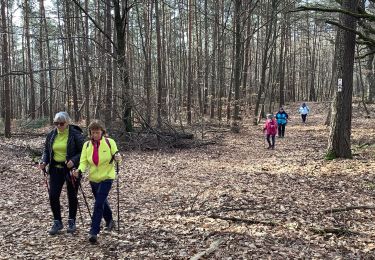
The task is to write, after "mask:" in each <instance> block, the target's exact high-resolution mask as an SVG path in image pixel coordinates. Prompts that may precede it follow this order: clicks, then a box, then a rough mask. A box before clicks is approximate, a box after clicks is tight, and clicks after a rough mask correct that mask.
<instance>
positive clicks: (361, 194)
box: [0, 103, 375, 259]
mask: <svg viewBox="0 0 375 260" xmlns="http://www.w3.org/2000/svg"><path fill="white" fill-rule="evenodd" d="M309 106H310V109H311V110H312V113H311V116H309V118H308V122H307V124H306V125H302V124H301V122H300V118H299V116H298V114H297V112H296V111H297V109H298V104H291V105H289V106H286V111H287V112H289V114H290V116H291V119H292V121H291V122H290V123H289V124H288V126H287V129H286V136H285V138H283V139H279V138H278V139H277V140H276V149H275V150H267V149H266V144H265V141H264V138H263V134H262V130H261V129H262V126H261V125H259V126H253V125H251V124H250V120H248V121H247V120H245V121H244V123H243V124H242V128H241V132H240V133H238V134H236V133H231V132H230V131H222V132H216V134H217V135H218V138H216V143H215V144H213V145H206V146H201V147H197V148H193V149H183V150H179V149H169V150H167V151H161V150H159V151H140V150H133V151H123V155H124V160H123V162H122V163H121V169H120V212H121V223H120V224H121V225H120V232H119V233H117V231H112V232H105V231H103V232H102V233H101V234H100V236H99V243H98V244H97V245H91V244H90V243H89V242H88V230H89V224H90V220H89V216H88V214H87V210H86V207H85V205H84V203H83V199H82V195H81V194H80V195H79V200H80V204H81V211H82V215H83V218H84V224H82V222H81V220H80V218H79V215H78V219H77V224H78V230H77V232H76V234H74V235H70V234H67V233H66V232H65V228H64V232H62V233H61V234H59V235H56V236H49V235H48V230H49V228H50V226H51V218H52V215H51V211H50V208H49V203H48V197H47V191H46V187H45V185H44V180H43V175H42V174H41V173H40V172H39V171H38V170H37V169H36V168H35V166H34V165H33V164H32V162H31V157H30V156H29V155H28V154H27V151H26V150H27V149H25V148H24V147H26V146H27V145H30V146H31V147H33V148H38V149H40V147H42V143H43V142H44V137H42V136H35V137H34V136H32V135H29V136H23V137H20V136H17V137H13V138H11V139H10V140H9V139H4V138H3V137H1V138H0V142H1V145H0V153H1V154H2V156H1V158H0V174H1V175H0V176H1V177H0V178H1V181H0V193H1V196H0V219H1V222H0V259H375V201H374V199H375V145H374V144H375V131H374V126H375V116H374V115H375V106H370V107H369V109H370V112H371V116H372V118H371V119H366V118H365V117H364V116H363V111H362V110H361V109H359V108H358V105H355V106H354V112H353V130H352V147H353V154H354V157H353V159H352V160H341V159H337V160H331V161H327V160H325V159H324V153H325V150H326V146H327V139H328V134H329V132H328V128H327V127H326V126H324V121H325V117H326V113H327V111H328V108H327V105H326V104H318V103H315V104H314V103H310V104H309ZM219 137H220V138H219ZM83 187H84V190H85V193H86V196H88V197H89V203H90V205H92V196H91V192H90V189H89V185H88V182H87V180H85V181H84V183H83ZM61 198H62V205H64V206H63V217H64V222H66V221H67V220H66V218H67V207H66V205H67V202H66V192H65V190H64V191H63V193H62V196H61ZM116 198H117V193H116V184H115V185H114V187H113V189H112V191H111V194H110V203H111V205H112V209H113V212H114V218H115V219H117V206H116V205H117V200H116ZM64 224H65V223H64Z"/></svg>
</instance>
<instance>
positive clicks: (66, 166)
mask: <svg viewBox="0 0 375 260" xmlns="http://www.w3.org/2000/svg"><path fill="white" fill-rule="evenodd" d="M53 124H54V125H55V129H53V130H52V131H51V132H50V133H49V134H48V135H47V138H46V142H45V145H44V151H43V156H42V162H41V163H40V165H39V168H40V169H41V170H45V168H46V166H47V165H49V169H48V173H49V184H50V185H49V186H50V189H49V199H50V204H51V209H52V213H53V218H54V221H53V225H52V228H51V230H50V231H49V234H50V235H55V234H57V233H58V232H59V231H60V230H61V229H62V228H63V224H62V219H61V207H60V194H61V190H62V187H63V185H64V183H65V182H66V187H67V191H68V202H69V219H68V228H67V232H68V233H74V232H75V231H76V224H75V222H76V215H77V205H78V202H77V191H78V185H79V183H78V182H76V183H73V182H72V181H71V180H72V179H71V178H70V169H72V168H77V167H78V164H79V160H80V155H81V151H82V146H83V143H84V137H83V135H82V130H81V129H80V128H79V127H78V126H74V125H70V117H69V114H68V113H66V112H59V113H57V114H56V115H55V118H54V120H53Z"/></svg>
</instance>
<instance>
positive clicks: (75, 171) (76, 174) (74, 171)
mask: <svg viewBox="0 0 375 260" xmlns="http://www.w3.org/2000/svg"><path fill="white" fill-rule="evenodd" d="M80 172H81V171H80V170H77V169H73V176H74V177H76V178H79V175H80Z"/></svg>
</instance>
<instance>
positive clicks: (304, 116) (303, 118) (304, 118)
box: [301, 114, 307, 123]
mask: <svg viewBox="0 0 375 260" xmlns="http://www.w3.org/2000/svg"><path fill="white" fill-rule="evenodd" d="M301 117H302V122H303V123H306V117H307V114H306V115H301Z"/></svg>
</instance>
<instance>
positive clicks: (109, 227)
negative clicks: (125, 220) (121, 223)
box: [104, 219, 115, 231]
mask: <svg viewBox="0 0 375 260" xmlns="http://www.w3.org/2000/svg"><path fill="white" fill-rule="evenodd" d="M114 227H115V221H114V220H113V219H111V220H110V221H109V222H108V223H105V227H104V230H106V231H111V230H112V229H114Z"/></svg>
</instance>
